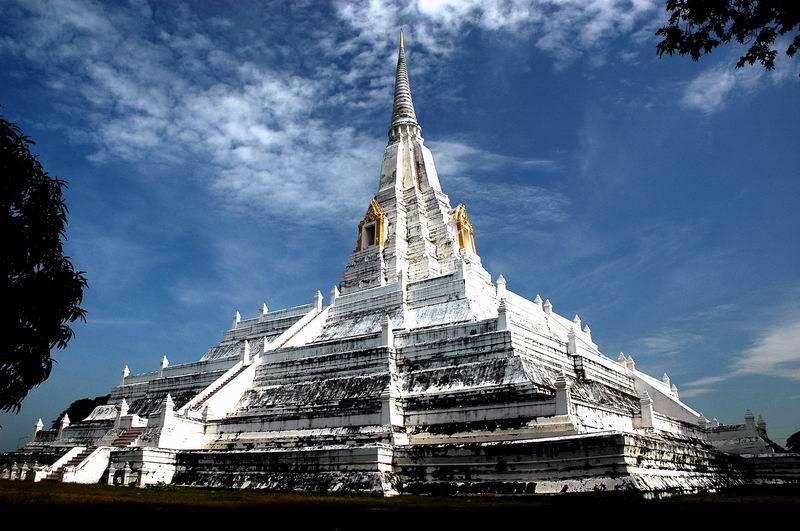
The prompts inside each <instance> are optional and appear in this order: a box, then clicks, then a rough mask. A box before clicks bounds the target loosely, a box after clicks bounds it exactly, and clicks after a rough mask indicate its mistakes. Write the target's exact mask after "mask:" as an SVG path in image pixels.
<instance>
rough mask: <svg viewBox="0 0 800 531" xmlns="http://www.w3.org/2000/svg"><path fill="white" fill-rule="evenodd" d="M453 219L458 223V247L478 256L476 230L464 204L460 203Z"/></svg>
mask: <svg viewBox="0 0 800 531" xmlns="http://www.w3.org/2000/svg"><path fill="white" fill-rule="evenodd" d="M453 219H454V220H455V222H456V229H457V230H458V246H459V247H460V248H461V249H467V250H471V251H472V252H473V253H475V254H477V251H476V250H475V229H474V228H473V226H472V223H470V222H469V216H468V215H467V207H466V206H464V203H459V204H458V206H457V207H456V208H455V210H454V211H453Z"/></svg>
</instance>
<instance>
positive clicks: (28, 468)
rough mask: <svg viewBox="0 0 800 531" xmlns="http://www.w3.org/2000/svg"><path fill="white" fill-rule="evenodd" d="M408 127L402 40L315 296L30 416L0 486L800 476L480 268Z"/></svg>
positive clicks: (607, 484) (760, 444)
mask: <svg viewBox="0 0 800 531" xmlns="http://www.w3.org/2000/svg"><path fill="white" fill-rule="evenodd" d="M421 133H422V130H421V127H420V125H419V124H418V123H417V118H416V113H415V111H414V106H413V102H412V99H411V88H410V83H409V79H408V70H407V65H406V62H405V51H404V48H403V45H402V41H401V47H400V51H399V57H398V65H397V79H396V84H395V96H394V105H393V113H392V123H391V126H390V129H389V144H388V146H387V147H386V150H385V152H384V155H383V163H382V166H381V173H380V176H379V178H378V182H377V192H376V195H375V196H374V198H372V199H371V200H368V198H365V216H364V219H363V221H362V222H361V223H360V224H359V226H358V227H357V235H356V234H354V235H355V236H356V242H357V243H356V249H355V250H354V251H353V253H352V256H351V257H350V260H349V261H348V263H347V265H346V267H345V269H344V273H343V274H342V277H341V282H340V284H339V285H338V286H335V287H334V288H333V289H332V290H331V291H330V296H329V298H328V300H327V301H325V300H323V296H322V294H321V293H320V292H319V291H317V292H316V294H314V295H311V293H312V292H313V288H311V289H310V290H309V303H308V304H305V305H301V306H296V307H292V308H286V309H279V310H275V309H269V308H268V307H267V305H266V304H265V305H263V307H262V309H261V311H260V312H259V313H258V314H257V315H254V316H252V317H246V318H243V317H242V316H241V315H240V314H239V312H238V311H237V312H236V313H235V316H234V319H233V324H232V327H231V329H230V330H228V331H226V332H224V334H223V336H222V341H221V342H220V343H219V344H218V345H215V346H213V347H211V348H209V349H208V351H207V352H206V353H205V354H203V355H202V357H200V359H199V361H197V362H196V363H191V364H185V365H170V363H169V360H168V359H167V358H166V356H165V357H164V358H163V359H162V360H161V362H160V364H159V369H158V370H157V371H153V372H149V373H143V374H130V372H129V371H128V368H127V367H125V369H124V370H123V373H122V381H121V383H120V384H119V385H117V386H116V387H114V389H113V391H112V393H111V399H110V402H109V404H108V405H105V406H100V407H98V408H96V409H95V410H94V411H93V412H92V414H91V415H89V416H88V417H87V418H85V419H73V421H72V423H70V421H69V419H68V418H65V419H64V420H63V421H62V422H61V426H60V428H59V429H58V430H44V429H43V424H42V423H41V421H39V422H38V423H37V424H36V426H35V437H34V442H32V443H31V444H29V445H28V446H26V447H25V448H24V449H23V450H22V451H20V452H18V453H17V454H15V456H14V457H13V459H16V460H17V461H19V462H16V463H11V462H9V463H8V464H7V465H6V466H5V468H4V469H3V474H4V476H5V477H7V478H12V479H35V480H40V479H51V480H62V481H75V482H98V481H102V482H106V483H109V484H111V483H113V484H135V485H140V486H141V485H146V484H152V483H156V482H159V481H163V482H172V483H177V484H182V485H196V486H210V487H235V488H263V489H276V490H278V489H280V490H287V489H296V490H330V491H338V490H343V491H361V492H379V493H384V494H387V495H390V494H397V493H425V492H433V493H478V492H500V493H552V492H574V491H587V490H614V489H636V490H642V491H666V490H694V489H707V488H717V487H720V486H726V485H733V484H740V483H751V482H758V481H781V480H785V479H787V478H788V479H791V478H792V477H794V478H796V477H797V456H794V457H792V456H786V455H785V454H783V455H782V456H779V455H777V454H775V448H776V446H775V445H774V443H772V442H771V441H770V440H769V439H768V438H767V432H766V423H764V422H763V420H759V421H758V422H757V421H756V420H755V418H754V417H753V415H752V413H750V412H749V411H748V413H747V415H746V417H745V423H744V424H743V425H737V426H721V425H719V423H718V422H716V421H709V420H707V419H705V417H703V416H702V415H701V414H699V413H698V412H696V411H694V410H693V409H692V408H691V407H689V406H688V405H687V404H685V403H683V402H682V401H681V400H680V398H679V395H678V389H677V387H675V385H673V384H672V382H671V381H670V379H669V377H668V376H667V375H664V377H663V378H661V379H659V378H654V377H651V376H648V375H646V374H644V373H642V372H640V371H638V370H637V369H636V367H635V363H634V360H633V359H632V358H631V357H626V356H625V355H623V354H620V356H619V358H614V359H612V358H609V357H607V356H606V355H605V354H603V353H602V352H600V350H599V348H598V345H597V344H596V343H595V342H594V340H593V338H592V332H591V331H590V329H589V328H588V326H583V325H582V323H581V320H580V318H579V317H578V316H575V317H574V318H573V319H569V318H566V317H563V316H561V315H559V314H558V312H557V307H554V305H553V304H552V303H551V302H550V301H549V300H545V301H543V300H542V298H541V297H540V296H538V295H536V296H535V298H533V297H531V298H527V297H525V296H523V295H520V294H517V293H514V292H513V291H512V290H511V289H510V288H509V287H507V286H506V280H505V278H503V277H502V275H499V276H496V277H493V276H492V275H490V274H489V273H488V272H487V271H486V270H485V269H484V268H483V266H482V265H481V259H480V256H479V255H478V253H477V252H476V248H475V240H474V229H473V226H472V224H471V223H470V221H469V216H468V213H467V210H466V208H465V207H464V206H463V205H457V206H456V207H455V208H454V207H453V205H451V204H450V200H449V198H448V196H447V195H446V194H445V193H444V192H443V190H442V187H441V184H440V181H439V176H438V174H437V172H436V167H435V165H434V160H433V156H432V154H431V152H430V150H429V149H428V148H427V147H425V144H424V142H423V138H422V136H421ZM355 229H356V228H355V227H354V230H355ZM512 280H513V279H512ZM740 454H760V455H761V457H757V458H755V457H753V458H745V457H742V455H740ZM34 462H36V465H35V466H33V465H32V463H34ZM776 463H779V464H776Z"/></svg>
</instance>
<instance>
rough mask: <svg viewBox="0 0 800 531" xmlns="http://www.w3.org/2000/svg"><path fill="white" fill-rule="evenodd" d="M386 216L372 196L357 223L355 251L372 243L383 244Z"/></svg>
mask: <svg viewBox="0 0 800 531" xmlns="http://www.w3.org/2000/svg"><path fill="white" fill-rule="evenodd" d="M385 225H386V216H385V215H384V214H383V209H382V208H381V205H380V203H378V201H377V200H376V199H375V198H373V199H372V201H370V202H369V208H368V209H367V213H366V214H365V215H364V219H362V220H361V223H359V224H358V243H357V244H356V250H357V251H363V250H364V249H366V248H367V247H370V246H372V245H381V246H382V245H383V241H384V238H385V229H384V227H385Z"/></svg>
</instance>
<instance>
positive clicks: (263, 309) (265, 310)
mask: <svg viewBox="0 0 800 531" xmlns="http://www.w3.org/2000/svg"><path fill="white" fill-rule="evenodd" d="M267 313H269V308H267V303H266V302H265V303H262V304H261V315H267Z"/></svg>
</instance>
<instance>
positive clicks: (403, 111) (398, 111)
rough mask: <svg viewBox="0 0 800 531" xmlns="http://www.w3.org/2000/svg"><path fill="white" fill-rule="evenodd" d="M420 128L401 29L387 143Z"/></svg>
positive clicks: (418, 131)
mask: <svg viewBox="0 0 800 531" xmlns="http://www.w3.org/2000/svg"><path fill="white" fill-rule="evenodd" d="M421 132H422V129H421V128H420V126H419V123H418V122H417V113H416V112H415V111H414V102H413V101H412V100H411V82H410V81H409V80H408V67H407V66H406V48H405V44H404V42H403V30H400V49H399V51H398V52H397V73H396V74H395V80H394V103H393V105H392V125H391V127H390V128H389V143H390V144H391V143H393V142H397V140H398V139H399V138H400V135H401V134H403V133H406V134H409V135H411V134H416V135H419V134H420V133H421Z"/></svg>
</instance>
